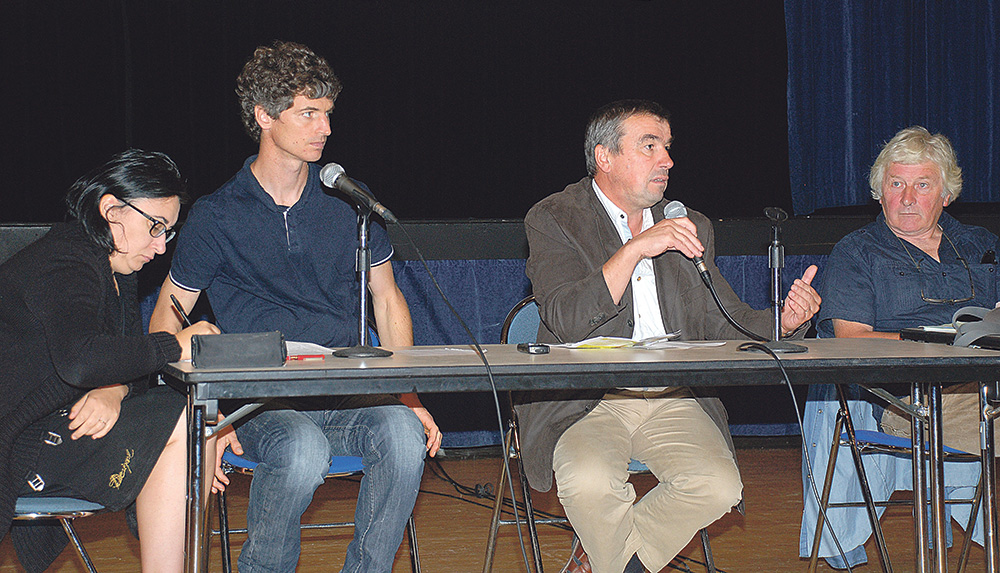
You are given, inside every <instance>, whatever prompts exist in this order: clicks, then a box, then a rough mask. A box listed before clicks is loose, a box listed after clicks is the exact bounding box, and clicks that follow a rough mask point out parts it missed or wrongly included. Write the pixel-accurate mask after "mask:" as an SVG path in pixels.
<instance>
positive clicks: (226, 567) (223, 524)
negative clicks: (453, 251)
mask: <svg viewBox="0 0 1000 573" xmlns="http://www.w3.org/2000/svg"><path fill="white" fill-rule="evenodd" d="M368 335H369V340H370V341H371V344H372V346H378V344H379V339H378V332H376V331H375V328H374V326H372V325H371V324H369V326H368ZM255 467H257V462H252V461H250V460H248V459H246V458H243V457H240V456H237V455H236V454H234V453H232V452H231V451H229V450H226V451H225V452H224V453H223V454H222V470H223V471H224V472H226V473H233V472H236V473H241V474H245V475H251V476H252V475H253V470H254V468H255ZM364 471H365V468H364V465H363V464H362V463H361V458H360V457H358V456H333V458H332V459H331V462H330V471H329V472H328V473H327V474H326V477H327V478H328V479H329V478H337V477H348V476H352V475H357V474H360V473H364ZM217 499H218V504H219V530H218V531H213V532H212V534H213V535H220V536H221V544H222V570H223V571H224V572H225V573H232V554H231V551H230V544H229V534H230V533H246V532H247V530H246V529H229V510H228V508H227V506H226V492H225V491H220V492H219V493H218V497H217ZM334 527H354V522H353V521H344V522H338V523H303V524H302V526H301V528H302V529H303V530H306V529H331V528H334ZM406 534H407V537H409V540H410V566H411V567H412V569H413V573H420V554H419V552H418V550H417V526H416V524H415V523H414V521H413V516H412V515H411V516H410V519H409V520H407V522H406Z"/></svg>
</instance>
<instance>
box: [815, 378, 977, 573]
mask: <svg viewBox="0 0 1000 573" xmlns="http://www.w3.org/2000/svg"><path fill="white" fill-rule="evenodd" d="M836 388H837V399H838V401H839V403H840V410H839V411H838V412H837V418H836V423H835V425H834V432H833V443H832V444H831V447H830V458H829V461H828V463H827V470H826V478H825V479H824V482H823V492H822V494H821V495H820V507H821V511H820V516H819V517H818V519H817V521H816V533H815V535H814V536H813V543H812V551H811V553H810V557H809V572H810V573H813V572H814V571H816V568H817V565H818V561H819V546H820V542H821V539H822V535H823V529H824V526H825V521H824V519H823V517H822V515H823V513H825V512H826V510H828V509H831V508H838V507H865V508H866V510H867V513H868V520H869V522H870V524H871V527H872V534H873V535H874V537H875V544H876V547H877V549H878V552H879V561H880V564H881V566H882V570H883V571H887V572H890V571H892V564H891V562H890V560H889V553H888V549H887V547H886V543H885V536H884V535H883V533H882V526H881V524H880V522H879V516H878V513H877V510H876V507H887V506H890V505H912V504H911V503H910V502H908V501H895V502H894V501H889V500H885V501H875V499H874V496H873V494H872V491H871V487H870V485H869V482H868V476H867V473H866V472H865V469H864V464H863V462H862V458H861V456H862V455H863V454H865V453H876V452H878V453H885V454H892V455H894V456H899V457H906V458H912V455H913V449H912V441H911V440H909V439H906V438H901V437H899V436H893V435H891V434H886V433H884V432H877V431H872V430H856V429H855V427H854V421H853V419H852V417H851V411H850V408H849V407H848V401H847V396H846V392H845V388H844V387H843V386H842V385H840V384H837V385H836ZM878 395H882V393H881V392H879V394H878ZM842 430H843V432H842ZM843 446H846V447H848V448H850V451H851V454H852V459H853V461H854V469H855V472H856V473H857V476H858V482H859V485H860V487H861V494H862V498H863V501H855V502H838V503H830V491H831V489H832V486H833V476H834V473H835V471H836V464H837V454H838V452H839V450H840V448H841V447H843ZM925 449H926V443H925ZM944 456H945V460H946V461H949V462H951V461H960V462H975V463H978V462H980V460H981V457H980V455H979V454H972V453H968V452H963V451H961V450H957V449H954V448H949V447H947V446H945V448H944ZM914 470H915V474H914V476H915V477H914V482H915V483H914V490H915V491H914V500H915V501H914V502H913V503H917V502H920V503H923V500H924V497H923V496H922V495H920V494H919V492H917V491H916V490H917V488H918V487H923V485H922V483H923V482H922V480H919V479H917V478H916V468H914ZM981 501H982V481H981V480H980V481H979V482H977V484H976V490H975V494H974V495H973V498H972V499H957V500H947V502H946V503H952V504H956V503H963V504H971V505H972V510H971V512H970V517H969V522H968V523H967V524H966V528H965V540H964V542H963V545H962V554H961V558H960V560H959V566H958V571H959V573H961V572H962V571H964V570H965V566H966V565H967V564H968V558H969V549H970V547H971V543H972V530H973V527H974V526H975V522H976V515H977V514H978V513H979V506H980V503H981ZM915 526H917V527H919V526H921V524H915ZM918 550H919V548H918ZM918 556H919V553H918Z"/></svg>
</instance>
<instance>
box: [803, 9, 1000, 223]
mask: <svg viewBox="0 0 1000 573" xmlns="http://www.w3.org/2000/svg"><path fill="white" fill-rule="evenodd" d="M997 3H998V2H997V1H994V0H974V1H970V2H942V1H940V0H910V1H902V2H895V1H893V2H882V1H879V0H867V1H851V0H844V1H842V2H801V1H799V0H786V2H785V26H786V30H787V39H788V144H789V169H790V172H791V184H792V204H793V207H794V210H795V213H796V214H800V215H802V214H808V213H812V212H813V211H815V210H816V209H820V208H824V207H840V206H849V205H864V204H867V203H869V202H870V201H871V197H870V195H869V188H868V183H867V180H868V169H869V168H870V167H871V164H872V162H873V161H874V160H875V156H876V155H877V154H878V152H879V150H880V149H881V147H882V145H883V143H884V142H885V141H887V140H888V139H890V138H891V137H892V136H893V135H894V134H895V133H896V132H897V131H899V130H900V129H902V128H904V127H908V126H910V125H923V126H924V127H926V128H927V129H929V130H930V131H931V132H932V133H938V132H940V133H943V134H945V135H947V136H948V137H949V138H950V139H951V141H952V144H953V145H954V146H955V149H956V151H957V153H958V161H959V165H960V166H961V167H962V169H963V172H964V180H965V184H964V186H963V191H962V196H961V199H962V200H963V201H965V202H986V201H1000V83H998V82H1000V37H998V32H1000V8H998V6H997Z"/></svg>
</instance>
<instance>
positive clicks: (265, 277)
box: [170, 156, 392, 346]
mask: <svg viewBox="0 0 1000 573" xmlns="http://www.w3.org/2000/svg"><path fill="white" fill-rule="evenodd" d="M255 159H256V156H252V157H250V158H249V159H247V160H246V162H245V163H244V164H243V169H241V170H240V171H239V172H238V173H237V174H236V175H235V176H234V177H233V178H232V179H230V180H229V181H228V182H227V183H226V184H225V185H223V186H222V187H220V188H219V189H218V190H217V191H215V192H214V193H212V194H211V195H208V196H205V197H202V198H201V199H199V200H198V201H196V202H195V204H194V206H193V207H192V208H191V212H190V213H189V214H188V217H187V220H186V222H185V223H184V226H183V227H182V228H181V231H180V234H179V235H178V237H177V248H176V250H175V252H174V258H173V263H172V266H171V269H170V279H171V280H172V281H173V282H174V284H176V285H177V286H179V287H181V288H183V289H186V290H190V291H202V290H203V291H205V292H206V293H207V294H208V300H209V302H210V303H211V305H212V311H213V312H214V313H215V317H216V321H217V323H218V325H219V328H221V329H222V331H223V332H265V331H270V330H280V331H281V332H282V333H284V335H285V338H286V339H287V340H298V341H304V342H314V343H316V344H322V345H324V346H353V345H355V344H357V343H358V318H359V317H358V315H359V309H358V297H359V290H358V280H357V276H356V272H355V260H356V255H357V248H358V232H357V214H356V212H355V210H354V208H353V207H352V206H351V205H349V204H348V203H347V202H346V201H344V200H342V199H340V198H338V197H333V196H330V195H327V194H326V193H325V192H324V190H323V188H322V186H321V183H320V180H319V170H320V167H319V166H318V165H315V164H313V165H310V166H309V178H308V180H307V181H306V186H305V189H304V190H303V191H302V197H301V198H300V199H299V200H298V201H297V202H296V203H295V205H293V206H291V207H285V206H280V205H277V204H275V202H274V200H273V199H272V198H271V196H270V195H268V194H267V193H266V192H265V191H264V189H263V188H262V187H261V186H260V183H259V182H258V181H257V179H256V178H255V177H254V175H253V172H251V171H250V164H251V163H253V161H254V160H255ZM369 247H370V249H371V252H372V265H373V266H375V265H378V264H381V263H384V262H386V261H388V260H389V258H390V257H391V256H392V244H391V243H390V242H389V237H388V235H387V233H386V231H385V229H384V228H383V227H382V226H381V225H379V224H376V223H375V222H373V223H372V224H371V235H370V241H369Z"/></svg>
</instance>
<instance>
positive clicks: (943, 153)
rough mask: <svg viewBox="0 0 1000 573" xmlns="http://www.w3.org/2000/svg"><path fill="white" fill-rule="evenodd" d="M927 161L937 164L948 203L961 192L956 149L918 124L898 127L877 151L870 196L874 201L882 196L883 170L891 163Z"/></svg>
mask: <svg viewBox="0 0 1000 573" xmlns="http://www.w3.org/2000/svg"><path fill="white" fill-rule="evenodd" d="M927 162H931V163H933V164H935V165H937V167H938V169H939V170H940V171H941V181H942V188H943V190H942V193H941V196H942V197H944V196H948V197H949V199H948V202H949V203H950V202H951V201H954V200H955V199H956V198H957V197H958V194H959V193H961V192H962V168H961V167H959V166H958V157H956V155H955V149H954V148H953V147H952V146H951V141H949V140H948V138H947V137H945V136H944V135H942V134H940V133H936V134H934V135H931V133H930V132H929V131H927V129H926V128H924V127H921V126H919V125H914V126H912V127H907V128H906V129H902V130H900V131H899V133H897V134H896V135H895V136H893V138H892V139H890V140H889V142H888V143H886V144H885V147H883V148H882V151H881V152H880V153H879V154H878V158H876V159H875V164H874V165H872V169H871V172H870V173H869V175H868V185H869V186H870V187H871V190H872V198H874V199H875V200H876V201H880V200H881V199H882V183H883V182H884V180H885V172H886V170H887V169H888V168H889V166H890V165H892V164H893V163H901V164H903V165H919V164H921V163H927Z"/></svg>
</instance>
